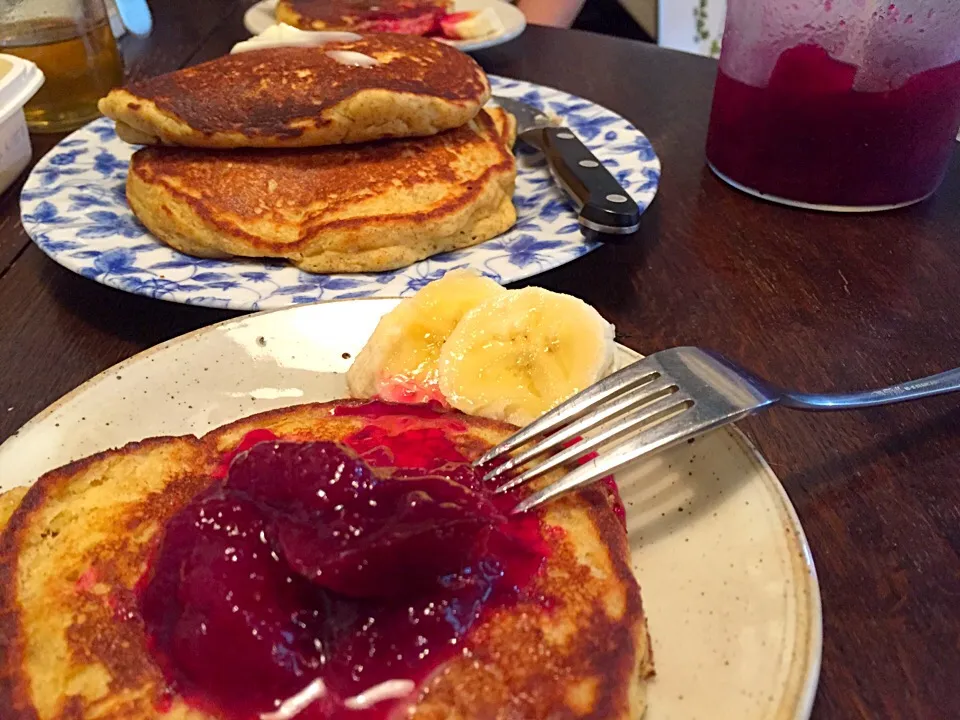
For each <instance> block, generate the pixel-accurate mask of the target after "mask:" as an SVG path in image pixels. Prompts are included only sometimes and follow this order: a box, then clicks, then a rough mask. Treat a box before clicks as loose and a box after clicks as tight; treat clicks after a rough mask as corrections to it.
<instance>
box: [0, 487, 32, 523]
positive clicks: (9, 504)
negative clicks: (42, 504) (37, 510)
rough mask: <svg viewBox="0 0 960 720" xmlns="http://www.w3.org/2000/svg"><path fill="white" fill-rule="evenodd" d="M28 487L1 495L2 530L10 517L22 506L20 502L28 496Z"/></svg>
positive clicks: (0, 515)
mask: <svg viewBox="0 0 960 720" xmlns="http://www.w3.org/2000/svg"><path fill="white" fill-rule="evenodd" d="M29 489H30V488H28V487H17V488H13V489H12V490H7V491H6V492H4V493H2V494H0V530H3V528H4V526H5V525H6V524H7V521H8V520H9V519H10V516H11V515H13V513H14V512H16V510H17V508H18V507H19V506H20V501H21V500H23V496H24V495H26V494H27V491H28V490H29Z"/></svg>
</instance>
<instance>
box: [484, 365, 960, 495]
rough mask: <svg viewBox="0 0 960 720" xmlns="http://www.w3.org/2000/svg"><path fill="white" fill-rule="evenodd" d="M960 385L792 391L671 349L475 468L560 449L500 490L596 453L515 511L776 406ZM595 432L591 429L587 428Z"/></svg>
mask: <svg viewBox="0 0 960 720" xmlns="http://www.w3.org/2000/svg"><path fill="white" fill-rule="evenodd" d="M956 390H960V368H956V369H954V370H948V371H946V372H943V373H940V374H938V375H931V376H930V377H925V378H921V379H919V380H910V381H907V382H905V383H902V384H900V385H893V386H891V387H888V388H882V389H879V390H870V391H867V392H856V393H846V394H834V395H811V394H806V393H797V392H791V391H787V390H782V389H780V388H777V387H774V386H773V385H771V384H770V383H768V382H767V381H765V380H761V379H760V378H758V377H756V376H754V375H752V374H750V373H749V372H747V371H746V370H744V369H743V368H741V367H738V366H737V365H735V364H734V363H732V362H730V361H729V360H727V359H726V358H723V357H721V356H720V355H718V354H716V353H712V352H709V351H707V350H701V349H700V348H695V347H680V348H672V349H670V350H662V351H661V352H658V353H654V354H653V355H650V356H648V357H646V358H644V359H643V360H639V361H637V362H635V363H633V364H631V365H628V366H627V367H625V368H623V369H621V370H618V371H617V372H615V373H613V374H612V375H610V376H609V377H606V378H604V379H603V380H601V381H599V382H597V383H595V384H593V385H591V386H590V387H588V388H587V389H586V390H584V391H583V392H580V393H578V394H577V395H574V396H573V397H572V398H570V399H569V400H567V401H566V402H564V403H562V404H560V405H558V406H557V407H556V408H554V409H553V410H551V411H550V412H548V413H547V414H545V415H544V416H543V417H541V418H539V419H538V420H536V421H535V422H533V423H532V424H530V425H528V426H527V427H525V428H524V429H522V430H520V431H519V432H517V433H515V434H514V435H512V436H510V437H509V438H507V439H506V440H504V441H503V442H502V443H500V444H499V445H497V446H496V447H494V448H492V449H491V450H490V451H489V452H487V453H486V454H485V455H484V456H483V457H481V458H480V459H479V460H477V461H476V462H475V463H474V464H475V465H477V466H487V465H488V464H489V463H492V462H494V461H497V460H501V459H503V458H504V457H507V459H506V460H505V461H504V462H502V463H500V464H497V465H495V466H491V469H490V470H489V472H487V473H486V474H485V475H484V479H485V480H488V481H492V480H496V479H498V478H500V479H505V476H506V475H507V474H508V473H510V472H511V471H513V470H515V469H518V468H521V466H524V465H527V464H528V463H529V462H530V461H531V460H534V459H536V458H539V457H541V456H543V455H546V454H547V453H549V452H551V451H553V450H557V449H559V451H558V452H556V453H554V454H552V455H549V456H548V457H546V458H544V459H542V460H541V461H540V462H539V463H538V464H536V465H533V466H531V467H529V468H528V469H526V470H524V471H523V472H521V473H520V474H519V475H517V476H515V477H513V478H511V479H509V480H507V482H504V483H503V484H502V485H501V486H500V487H498V488H497V492H506V491H507V490H510V489H512V488H515V487H517V486H519V485H522V484H523V483H526V482H529V481H530V480H533V479H534V478H536V477H539V476H541V475H542V474H543V473H545V472H548V471H550V470H553V469H555V468H558V467H561V466H565V465H569V464H571V463H573V462H575V461H577V460H578V459H580V458H582V457H583V456H585V455H587V454H589V453H597V452H598V451H600V450H602V451H601V452H599V454H597V456H596V457H594V458H592V459H590V460H588V461H586V462H585V463H584V464H582V465H580V466H579V467H576V468H574V469H571V470H570V471H569V472H567V474H566V475H563V476H562V477H561V478H560V479H558V480H557V481H556V482H554V483H552V484H550V485H548V486H547V487H544V488H542V489H541V490H539V491H537V492H535V493H533V494H532V495H530V496H529V497H527V498H525V499H524V500H522V501H521V502H520V503H518V504H517V506H516V507H515V508H514V510H513V512H514V513H519V512H524V511H526V510H530V509H531V508H534V507H537V506H538V505H540V504H541V503H544V502H546V501H547V500H550V499H551V498H554V497H556V496H558V495H561V494H563V493H566V492H569V491H571V490H575V489H577V488H579V487H583V486H584V485H587V484H589V483H592V482H594V481H596V480H599V479H600V478H602V477H605V476H607V475H610V474H611V473H614V472H616V471H617V470H619V469H620V468H622V467H624V466H625V465H627V464H629V463H631V462H633V461H635V460H637V459H638V458H640V457H643V456H644V455H648V454H650V453H652V452H655V451H657V450H662V449H664V448H666V447H669V446H671V445H674V444H676V443H678V442H681V441H683V440H686V439H688V438H691V437H694V436H696V435H700V434H701V433H704V432H706V431H707V430H712V429H713V428H717V427H720V426H721V425H726V424H727V423H732V422H736V421H737V420H740V419H741V418H744V417H746V416H747V415H751V414H753V413H755V412H757V411H758V410H762V409H763V408H766V407H769V406H771V405H774V404H780V405H784V406H786V407H791V408H796V409H798V410H851V409H854V408H865V407H871V406H874V405H888V404H890V403H896V402H902V401H904V400H915V399H917V398H924V397H930V396H932V395H940V394H943V393H949V392H954V391H956ZM591 431H595V432H593V433H592V434H588V433H591ZM542 435H545V436H546V437H543V438H542V439H541V440H540V441H539V442H537V443H536V444H534V445H532V446H531V447H529V448H526V449H524V450H522V451H521V452H519V453H517V454H516V455H513V456H507V454H508V453H510V452H512V451H514V450H516V449H517V448H520V447H521V446H523V445H526V444H527V443H529V442H531V441H533V440H534V439H535V438H537V437H539V436H542ZM617 441H619V442H617Z"/></svg>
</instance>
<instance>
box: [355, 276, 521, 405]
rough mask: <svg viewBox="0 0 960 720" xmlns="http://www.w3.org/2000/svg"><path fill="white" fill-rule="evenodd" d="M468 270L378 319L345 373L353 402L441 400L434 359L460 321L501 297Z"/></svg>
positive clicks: (493, 284)
mask: <svg viewBox="0 0 960 720" xmlns="http://www.w3.org/2000/svg"><path fill="white" fill-rule="evenodd" d="M505 292H506V290H504V289H503V288H502V287H500V286H499V285H498V284H497V283H496V282H494V281H493V280H491V279H490V278H487V277H484V276H482V275H480V274H479V273H477V272H474V271H472V270H452V271H450V272H448V273H447V274H446V275H444V276H443V277H442V278H440V279H439V280H435V281H434V282H432V283H430V284H429V285H427V286H425V287H424V288H422V289H421V290H420V291H419V292H417V294H416V295H413V296H412V297H410V298H407V299H406V300H404V301H403V302H401V303H400V304H399V305H397V307H395V308H394V309H393V310H391V311H390V312H389V313H387V314H386V315H384V316H383V318H382V319H381V320H380V323H379V324H378V325H377V329H376V330H374V331H373V335H371V336H370V339H369V340H368V341H367V344H366V345H364V347H363V350H361V351H360V354H359V355H357V358H356V360H354V362H353V365H351V366H350V369H349V370H348V371H347V387H348V388H349V389H350V394H351V395H353V396H354V397H358V398H369V397H375V396H378V397H381V398H383V399H384V400H392V401H394V402H406V403H415V402H427V401H430V400H434V401H439V402H443V396H442V394H441V393H440V390H439V388H438V386H437V358H438V357H439V356H440V349H441V348H442V347H443V344H444V342H446V340H447V337H448V336H449V335H450V333H451V332H453V329H454V327H456V325H457V323H459V322H460V319H461V318H462V317H463V316H464V314H466V313H467V311H469V310H472V309H473V308H474V307H476V306H477V305H479V304H480V303H481V302H483V301H484V300H487V299H489V298H492V297H495V296H496V295H500V294H503V293H505Z"/></svg>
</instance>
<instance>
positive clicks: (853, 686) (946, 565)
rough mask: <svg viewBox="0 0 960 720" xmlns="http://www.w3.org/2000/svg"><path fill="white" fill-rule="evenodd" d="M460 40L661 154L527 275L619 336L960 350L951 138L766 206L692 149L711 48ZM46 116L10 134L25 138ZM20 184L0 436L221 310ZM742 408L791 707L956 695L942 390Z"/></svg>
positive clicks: (572, 35)
mask: <svg viewBox="0 0 960 720" xmlns="http://www.w3.org/2000/svg"><path fill="white" fill-rule="evenodd" d="M248 4H249V3H238V2H235V1H234V0H205V1H203V2H196V1H191V0H166V1H165V2H162V3H153V9H154V13H155V29H154V32H153V34H152V35H151V36H150V37H149V38H134V37H126V38H124V39H123V41H122V43H121V45H122V48H123V51H124V56H125V58H126V63H127V73H128V77H130V78H137V77H143V76H147V75H152V74H156V73H160V72H164V71H168V70H173V69H175V68H178V67H181V66H183V65H187V64H192V63H196V62H199V61H201V60H205V59H208V58H212V57H215V56H217V55H220V54H223V53H225V52H226V51H227V50H228V49H229V48H230V46H231V45H232V44H233V43H234V42H236V41H237V40H239V39H241V37H243V36H244V35H245V33H244V30H243V25H242V16H243V10H244V9H245V7H246V6H247V5H248ZM477 57H478V59H479V60H480V62H481V63H482V64H483V66H484V67H485V68H486V69H487V70H488V71H489V72H492V73H498V74H501V75H506V76H512V77H517V78H522V79H524V80H529V81H534V82H538V83H542V84H545V85H551V86H554V87H557V88H561V89H563V90H565V91H567V92H571V93H574V94H577V95H582V96H584V97H586V98H589V99H591V100H593V101H595V102H598V103H601V104H603V105H605V106H607V107H609V108H611V109H612V110H614V111H616V112H618V113H620V114H622V115H624V116H625V117H627V118H628V119H629V120H631V121H632V122H633V123H635V124H636V125H637V126H638V127H640V128H641V129H642V130H643V131H644V132H645V133H646V134H647V135H648V136H649V138H650V139H651V141H652V142H653V145H654V147H655V148H656V150H657V152H658V154H659V156H660V158H661V160H662V162H663V177H662V183H661V186H660V190H659V194H658V196H657V199H656V200H655V202H654V203H653V205H652V206H651V207H650V209H649V210H648V211H647V213H646V214H645V215H644V218H643V227H642V230H641V232H640V234H639V236H638V237H637V238H636V239H634V240H632V241H631V242H629V243H626V244H621V245H608V246H605V247H603V248H601V249H600V250H598V251H596V252H594V253H591V254H590V255H587V256H586V257H584V258H582V259H580V260H577V261H576V262H573V263H571V264H568V265H566V266H564V267H561V268H558V269H556V270H553V271H551V272H548V273H545V274H543V275H539V276H537V277H536V278H534V279H532V280H531V281H528V282H532V283H536V284H537V285H541V286H543V287H547V288H550V289H552V290H557V291H561V292H566V293H572V294H574V295H578V296H580V297H582V298H583V299H585V300H586V301H588V302H590V303H592V304H593V305H594V306H596V307H597V308H598V309H599V311H600V312H601V313H602V314H603V315H605V316H606V317H607V318H609V319H610V320H612V321H613V322H615V323H616V326H617V330H618V336H619V340H620V341H621V342H622V343H624V344H626V345H628V346H630V347H632V348H634V349H636V350H638V351H640V352H643V353H647V352H651V351H655V350H658V349H661V348H665V347H670V346H674V345H682V344H692V345H700V346H705V347H710V348H714V349H717V350H719V351H721V352H723V353H725V354H727V355H729V356H730V357H732V358H736V359H738V360H740V361H742V362H743V363H744V364H746V365H747V366H749V367H751V368H753V369H754V370H755V371H756V372H757V373H759V374H761V375H764V376H766V377H768V378H770V379H771V380H773V381H775V382H778V383H781V384H783V385H786V386H789V387H793V388H797V389H800V390H806V391H831V390H851V389H861V388H867V387H871V386H881V385H887V384H891V383H895V382H898V381H901V380H905V379H907V378H910V377H913V376H921V375H926V374H931V373H934V372H937V371H940V370H944V369H948V368H950V367H953V366H956V365H960V153H956V154H955V156H954V158H953V163H952V166H951V168H950V172H949V175H948V177H947V179H946V181H945V183H944V184H943V186H942V187H941V189H940V191H939V192H938V193H937V194H936V196H934V197H933V198H932V199H931V200H929V201H927V202H925V203H923V204H921V205H918V206H915V207H913V208H910V209H906V210H901V211H896V212H888V213H882V214H876V215H851V216H842V215H827V214H817V213H813V212H806V211H800V210H794V209H788V208H784V207H779V206H776V205H771V204H766V203H763V202H760V201H757V200H754V199H752V198H750V197H747V196H746V195H743V194H741V193H739V192H737V191H736V190H733V189H731V188H729V187H727V186H726V185H724V184H722V183H721V182H720V181H719V180H717V179H716V178H715V177H714V176H713V175H712V174H711V173H710V171H709V170H708V169H707V168H706V166H705V165H704V150H703V148H704V138H705V133H706V127H707V119H708V114H709V107H710V98H711V93H712V90H713V82H714V76H715V74H716V64H715V62H714V61H712V60H708V59H705V58H700V57H695V56H691V55H686V54H682V53H677V52H672V51H668V50H663V49H659V48H656V47H653V46H650V45H644V44H641V43H636V42H632V41H627V40H619V39H614V38H608V37H601V36H599V35H591V34H586V33H577V32H572V31H559V30H548V29H543V28H536V27H531V28H528V30H527V31H526V32H525V33H524V34H523V35H522V36H521V37H520V38H519V39H517V40H515V41H513V42H510V43H507V44H505V45H502V46H500V47H497V48H493V49H490V50H487V51H484V52H482V53H479V54H478V56H477ZM59 139H60V136H34V138H33V140H34V148H35V151H34V158H35V159H36V158H39V157H40V156H41V155H43V154H44V153H45V152H46V151H47V150H48V149H49V148H50V147H51V146H52V145H53V144H55V143H56V141H57V140H59ZM21 184H22V179H21V181H20V183H18V184H16V185H14V186H13V187H12V188H11V189H10V190H8V191H7V192H6V193H5V194H3V195H2V196H0V441H2V440H4V439H6V438H7V437H8V436H10V435H11V434H12V433H13V432H14V431H16V429H17V428H18V427H20V426H21V425H22V424H23V423H25V422H26V421H27V420H29V419H30V418H31V417H32V416H33V415H34V414H36V413H37V412H39V411H40V410H42V409H43V408H44V407H45V406H47V405H48V404H49V403H51V402H53V401H54V400H56V399H57V398H58V397H60V396H61V395H63V394H64V393H66V392H68V391H69V390H71V389H73V388H74V387H76V386H77V385H79V384H80V383H82V382H83V381H85V380H87V379H89V378H90V377H92V376H93V375H95V374H96V373H98V372H100V371H101V370H103V369H105V368H107V367H109V366H110V365H113V364H114V363H116V362H118V361H120V360H123V359H124V358H127V357H129V356H131V355H133V354H134V353H137V352H139V351H141V350H143V349H145V348H148V347H150V346H152V345H155V344H157V343H159V342H162V341H164V340H167V339H169V338H172V337H174V336H176V335H180V334H182V333H185V332H187V331H189V330H193V329H195V328H199V327H201V326H204V325H209V324H211V323H214V322H217V321H220V320H223V319H225V318H227V317H230V316H231V315H232V313H229V312H224V311H215V310H209V309H204V308H197V307H188V306H184V305H176V304H171V303H164V302H161V301H158V300H152V299H148V298H145V297H139V296H134V295H128V294H125V293H123V292H120V291H117V290H112V289H109V288H107V287H104V286H102V285H99V284H97V283H95V282H91V281H89V280H86V279H84V278H82V277H79V276H77V275H74V274H72V273H71V272H69V271H68V270H65V269H63V268H61V267H60V266H58V265H57V264H55V263H54V262H53V261H51V260H49V259H48V258H47V257H46V256H44V255H43V253H41V252H40V250H39V249H38V248H37V247H36V246H34V245H33V244H32V243H30V241H29V239H28V237H27V236H26V234H25V233H24V230H23V228H22V226H21V224H20V211H19V189H20V185H21ZM742 428H743V429H744V431H745V432H746V433H747V434H748V435H749V436H750V438H751V439H752V440H753V441H754V442H755V443H756V444H757V446H758V447H759V448H760V450H761V451H762V452H763V454H764V456H765V457H766V458H767V459H768V460H769V462H770V464H771V465H772V466H773V469H774V470H775V471H776V473H777V475H778V476H779V477H780V478H781V479H782V481H783V484H784V485H785V486H786V490H787V492H788V494H789V495H790V498H791V499H792V500H793V503H794V505H795V506H796V509H797V512H798V514H799V516H800V519H801V521H802V523H803V526H804V529H805V530H806V533H807V537H808V538H809V541H810V545H811V547H812V550H813V555H814V558H815V560H816V565H817V571H818V573H819V578H820V583H821V588H822V595H823V612H824V628H823V632H824V649H823V670H822V676H821V680H820V689H819V692H818V695H817V701H816V706H815V711H814V712H815V716H817V717H823V718H843V719H846V718H854V717H856V718H958V717H960V402H958V398H957V397H944V398H938V399H932V400H928V401H922V402H916V403H912V404H907V405H902V406H896V407H889V408H878V409H874V410H869V411H862V412H848V413H837V414H822V415H811V414H804V413H799V412H795V411H788V410H773V411H771V412H769V413H767V414H764V415H762V416H759V417H757V418H753V419H751V420H749V421H746V422H744V423H742ZM78 432H82V428H80V429H78ZM691 652H696V649H695V648H691Z"/></svg>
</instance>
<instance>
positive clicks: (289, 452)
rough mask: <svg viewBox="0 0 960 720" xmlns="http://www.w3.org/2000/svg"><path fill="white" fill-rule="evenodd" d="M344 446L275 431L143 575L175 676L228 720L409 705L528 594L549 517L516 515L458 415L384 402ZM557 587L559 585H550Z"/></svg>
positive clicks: (236, 466)
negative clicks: (465, 439)
mask: <svg viewBox="0 0 960 720" xmlns="http://www.w3.org/2000/svg"><path fill="white" fill-rule="evenodd" d="M337 414H341V415H355V416H360V417H363V418H364V419H365V421H366V423H365V426H364V428H363V429H362V430H359V431H357V432H355V433H353V434H352V435H349V436H347V437H346V438H344V439H343V441H342V442H340V443H333V442H288V441H281V440H278V439H276V438H274V437H273V435H272V433H270V432H269V431H266V430H257V431H254V433H251V434H250V435H248V437H247V438H246V439H245V441H244V442H242V443H240V445H239V446H238V448H237V450H236V451H234V452H233V453H230V454H228V455H227V457H226V458H225V459H226V460H228V461H229V466H228V468H227V469H226V472H225V473H220V472H218V473H216V474H217V475H220V476H222V477H221V478H220V479H217V478H214V479H213V480H212V485H211V486H210V487H209V488H208V489H207V490H206V491H204V492H202V493H201V494H200V495H199V496H197V497H195V498H194V499H193V500H192V501H191V502H190V503H189V504H188V505H187V506H186V507H184V508H183V509H182V510H181V511H180V512H179V513H178V514H177V515H175V516H174V517H173V518H172V519H171V520H170V521H169V523H168V524H167V526H166V528H165V529H164V532H163V534H162V538H161V540H160V542H159V545H158V547H157V549H156V551H155V554H154V557H153V559H152V561H151V563H150V568H149V570H148V572H147V573H146V575H145V576H144V577H143V579H142V580H141V582H140V584H139V586H138V589H137V598H138V603H139V609H140V613H141V614H142V616H143V619H144V623H145V626H146V630H147V635H148V638H149V642H150V646H151V649H152V651H153V653H154V656H155V659H156V660H157V662H158V663H159V664H160V666H161V667H162V668H163V670H164V672H165V674H166V676H167V679H168V682H169V684H170V688H171V690H172V691H173V692H174V693H176V694H179V695H180V696H182V697H183V698H185V699H186V701H187V702H188V703H190V704H191V705H193V706H195V707H198V708H201V709H203V710H206V711H208V712H212V713H213V714H215V715H217V716H219V717H222V718H226V719H227V720H288V719H289V718H294V717H295V718H297V720H320V719H326V718H350V719H351V720H354V719H355V720H368V719H371V720H372V719H374V718H377V719H379V718H388V717H391V716H394V714H395V713H401V714H402V713H403V710H404V708H405V707H407V706H409V704H410V703H411V702H412V701H413V700H415V698H416V694H417V690H418V688H419V687H420V686H421V684H422V683H423V682H424V680H425V679H427V678H428V677H429V676H431V674H432V673H433V672H434V671H435V670H436V669H437V668H438V666H439V665H440V664H442V663H443V662H444V661H445V660H448V659H450V658H451V657H453V656H454V655H455V654H458V653H463V652H468V651H469V650H468V642H466V641H467V639H468V635H469V633H470V630H471V628H473V627H474V626H475V625H476V623H477V622H478V621H480V620H481V619H482V618H483V617H484V616H485V615H486V614H487V613H489V612H491V611H492V610H494V609H497V608H504V607H510V606H513V605H515V604H517V603H520V602H523V601H525V599H527V593H528V591H530V589H531V585H532V580H533V579H534V577H535V576H536V575H537V573H538V572H539V570H540V568H541V566H542V563H543V561H544V560H545V558H546V557H547V555H548V552H549V551H548V548H547V545H546V543H545V541H544V539H543V535H542V532H541V525H540V520H539V519H538V518H537V517H536V516H534V515H525V516H519V517H518V516H513V517H509V516H508V510H509V508H510V507H512V504H513V503H515V502H516V499H517V498H516V497H512V498H511V497H505V496H500V495H496V496H494V495H492V494H491V493H489V492H488V491H487V489H486V488H485V487H484V486H483V485H482V483H481V480H480V476H479V474H478V472H477V471H476V470H474V468H473V467H472V466H471V465H470V464H469V462H468V461H467V458H465V457H464V456H463V455H462V454H461V453H460V452H459V450H458V449H457V446H456V444H455V443H454V442H453V440H452V438H453V437H455V436H456V435H457V434H460V433H464V432H466V431H467V429H468V428H467V427H466V425H464V423H463V422H462V421H461V420H460V419H459V418H458V416H457V415H454V414H452V413H447V412H443V411H439V410H436V409H433V408H428V407H426V406H396V405H390V404H387V403H383V402H371V403H366V404H363V405H359V406H357V405H354V406H343V407H341V408H338V411H337ZM541 601H542V599H541Z"/></svg>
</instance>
